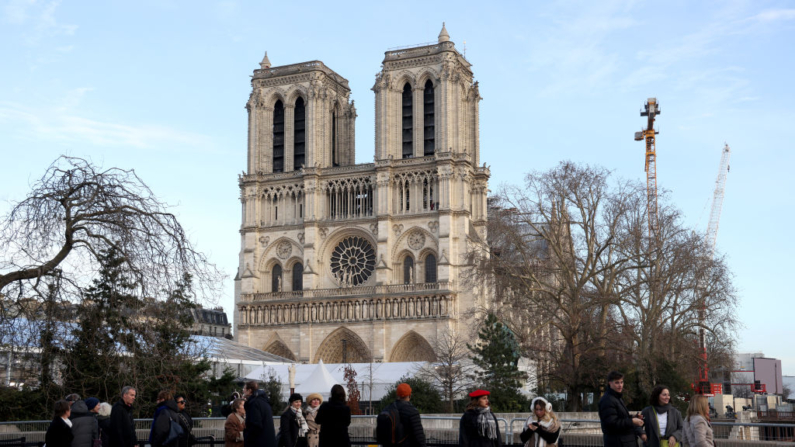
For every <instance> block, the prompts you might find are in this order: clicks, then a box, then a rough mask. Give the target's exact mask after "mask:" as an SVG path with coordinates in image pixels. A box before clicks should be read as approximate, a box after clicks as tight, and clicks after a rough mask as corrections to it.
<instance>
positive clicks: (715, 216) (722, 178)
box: [707, 143, 731, 257]
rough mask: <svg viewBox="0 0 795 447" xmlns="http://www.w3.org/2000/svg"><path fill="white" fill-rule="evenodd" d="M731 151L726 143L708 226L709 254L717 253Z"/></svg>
mask: <svg viewBox="0 0 795 447" xmlns="http://www.w3.org/2000/svg"><path fill="white" fill-rule="evenodd" d="M730 157H731V149H729V145H728V144H726V143H724V146H723V151H722V153H721V156H720V167H719V168H718V179H717V180H715V193H714V195H713V196H712V210H711V211H710V213H709V224H708V225H707V246H708V247H709V254H710V257H712V254H713V253H714V251H715V241H716V240H717V239H718V224H719V223H720V212H721V209H722V208H723V196H724V195H725V193H726V178H727V177H728V174H729V158H730Z"/></svg>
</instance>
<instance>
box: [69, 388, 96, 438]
mask: <svg viewBox="0 0 795 447" xmlns="http://www.w3.org/2000/svg"><path fill="white" fill-rule="evenodd" d="M92 399H93V400H92ZM89 400H90V402H91V404H93V405H94V406H95V407H96V406H97V405H98V404H99V399H96V398H88V399H86V400H78V401H76V402H74V403H73V404H72V408H71V411H70V413H71V416H69V419H70V420H71V421H72V436H73V437H74V438H73V439H72V447H93V446H94V440H95V439H99V424H97V419H96V418H95V417H94V413H92V412H91V411H90V410H91V409H93V407H92V408H89V407H88V404H87V402H86V401H89Z"/></svg>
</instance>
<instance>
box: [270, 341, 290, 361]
mask: <svg viewBox="0 0 795 447" xmlns="http://www.w3.org/2000/svg"><path fill="white" fill-rule="evenodd" d="M264 351H265V352H270V353H271V354H274V355H278V356H279V357H284V358H286V359H290V360H292V361H296V360H297V359H296V358H295V355H293V351H291V350H290V348H288V347H287V345H285V344H284V343H283V342H282V341H280V340H276V341H274V342H273V343H271V344H270V345H268V347H267V348H265V349H264Z"/></svg>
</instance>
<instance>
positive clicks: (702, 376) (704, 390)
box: [694, 143, 731, 396]
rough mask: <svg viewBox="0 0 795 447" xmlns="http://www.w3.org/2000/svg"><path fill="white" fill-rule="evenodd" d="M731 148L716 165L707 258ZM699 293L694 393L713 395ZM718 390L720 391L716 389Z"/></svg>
mask: <svg viewBox="0 0 795 447" xmlns="http://www.w3.org/2000/svg"><path fill="white" fill-rule="evenodd" d="M730 157H731V149H729V145H728V144H725V143H724V146H723V151H722V153H721V156H720V166H719V167H718V178H717V180H715V192H714V193H713V196H712V210H711V211H710V213H709V224H708V225H707V236H706V239H707V240H706V242H707V256H708V258H709V260H712V257H713V256H714V254H715V241H716V240H717V239H718V224H719V223H720V212H721V209H722V208H723V197H724V195H725V193H726V178H727V177H728V174H729V158H730ZM697 288H698V289H699V293H700V294H701V305H700V306H699V307H700V308H699V315H698V319H699V329H698V345H699V346H698V347H699V348H700V350H701V353H700V354H701V364H700V365H699V367H698V381H697V382H696V383H695V384H694V388H695V392H696V394H705V395H710V396H711V395H713V394H714V392H713V388H714V387H713V386H712V384H710V383H709V367H708V366H707V334H706V331H704V324H705V323H704V322H705V320H706V312H707V306H706V296H705V295H706V291H704V290H703V289H702V287H701V286H697ZM718 392H720V391H718Z"/></svg>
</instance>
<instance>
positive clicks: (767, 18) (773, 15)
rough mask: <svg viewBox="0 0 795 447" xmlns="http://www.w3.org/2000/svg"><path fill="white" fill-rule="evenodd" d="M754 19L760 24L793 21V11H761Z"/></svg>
mask: <svg viewBox="0 0 795 447" xmlns="http://www.w3.org/2000/svg"><path fill="white" fill-rule="evenodd" d="M754 18H755V19H756V20H758V21H760V22H776V21H779V20H793V19H795V9H769V10H767V11H762V12H760V13H759V14H757V15H756V16H754Z"/></svg>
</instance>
